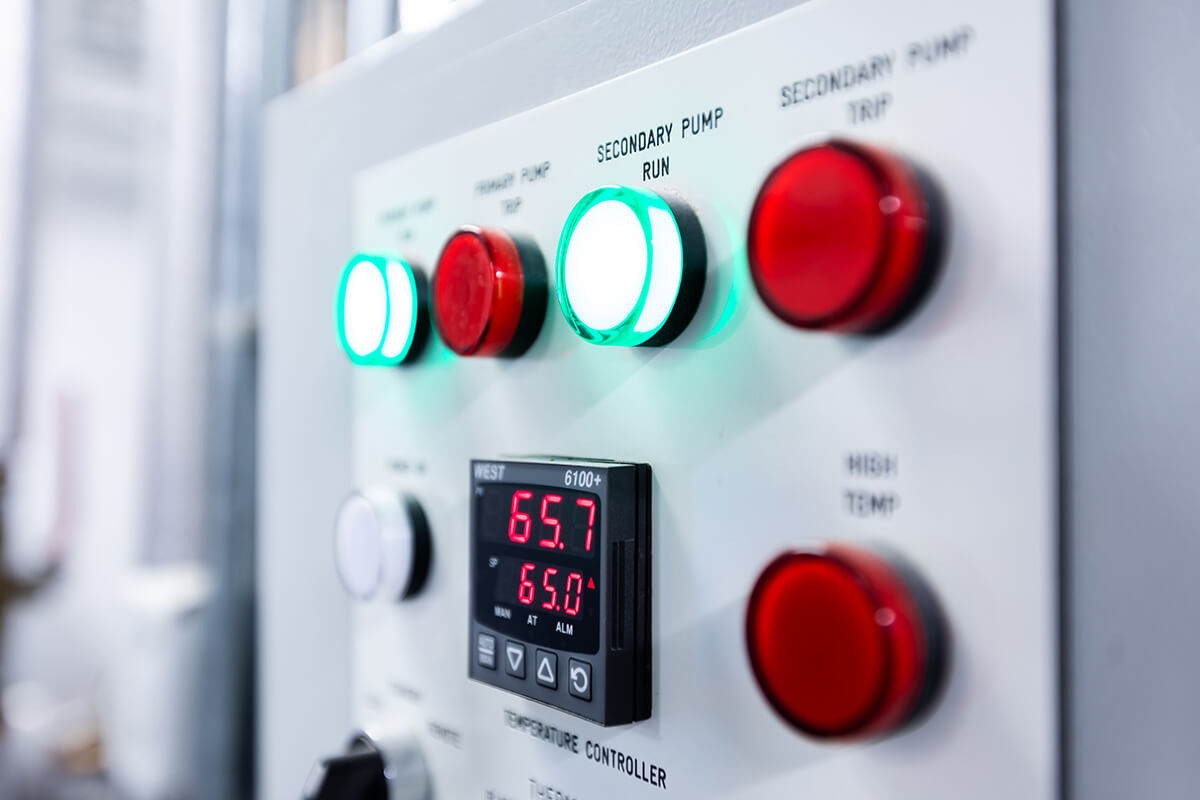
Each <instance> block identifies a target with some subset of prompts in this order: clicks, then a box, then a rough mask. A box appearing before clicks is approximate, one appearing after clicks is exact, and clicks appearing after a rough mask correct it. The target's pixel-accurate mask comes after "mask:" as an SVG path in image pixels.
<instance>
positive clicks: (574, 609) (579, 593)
mask: <svg viewBox="0 0 1200 800" xmlns="http://www.w3.org/2000/svg"><path fill="white" fill-rule="evenodd" d="M572 580H574V581H575V582H576V583H577V584H579V588H578V589H576V590H575V605H574V606H572V605H571V581H572ZM566 595H567V599H566V600H564V601H563V611H565V612H567V613H568V614H570V615H571V616H572V617H573V616H575V615H577V614H578V613H579V602H580V599H581V598H582V597H583V576H582V575H580V574H579V573H578V572H572V573H571V574H570V575H568V576H567V591H566Z"/></svg>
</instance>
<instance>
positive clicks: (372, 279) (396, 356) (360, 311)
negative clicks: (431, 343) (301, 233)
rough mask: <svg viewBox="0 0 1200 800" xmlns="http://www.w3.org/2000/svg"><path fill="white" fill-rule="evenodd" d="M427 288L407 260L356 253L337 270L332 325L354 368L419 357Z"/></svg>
mask: <svg viewBox="0 0 1200 800" xmlns="http://www.w3.org/2000/svg"><path fill="white" fill-rule="evenodd" d="M427 297H428V284H427V282H426V280H425V274H424V273H423V272H421V270H420V269H417V268H416V267H413V266H412V265H410V264H409V263H408V262H407V261H404V260H402V259H398V258H391V257H388V256H381V255H374V254H371V253H359V254H357V255H355V256H354V257H353V258H351V259H350V262H349V263H348V264H346V266H345V268H344V269H343V270H342V280H341V283H340V284H339V286H338V298H337V324H338V338H339V339H340V340H341V343H342V349H344V350H345V351H346V355H348V356H350V360H351V361H353V362H354V363H355V364H366V365H373V366H393V365H395V364H402V363H405V362H408V361H412V360H413V359H415V358H416V357H417V356H418V355H420V352H421V349H422V348H423V347H424V346H425V340H426V339H427V338H428V336H429V312H428V308H427V300H426V298H427Z"/></svg>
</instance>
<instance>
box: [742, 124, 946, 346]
mask: <svg viewBox="0 0 1200 800" xmlns="http://www.w3.org/2000/svg"><path fill="white" fill-rule="evenodd" d="M940 216H941V215H940V213H939V211H938V202H937V198H936V192H935V191H934V189H933V186H932V184H930V183H929V182H928V181H927V180H926V179H925V178H924V177H923V176H922V175H921V174H920V173H919V172H918V171H917V170H916V169H915V168H914V167H913V166H912V165H910V164H909V163H908V162H907V161H905V160H904V159H903V158H900V157H899V156H896V155H893V154H892V153H889V152H887V151H884V150H881V149H877V148H873V147H867V146H864V145H861V144H857V143H850V142H845V141H832V142H828V143H826V144H822V145H818V146H816V147H810V148H808V149H805V150H801V151H800V152H798V153H795V154H794V155H792V156H791V157H790V158H788V159H787V160H786V161H784V162H783V163H782V164H780V165H779V166H777V167H776V168H775V169H774V171H772V172H771V174H770V176H768V178H767V180H766V182H765V183H764V184H763V186H762V188H761V189H760V190H759V193H758V198H757V199H756V200H755V202H754V210H753V212H752V213H751V216H750V229H749V237H748V241H747V256H748V260H749V262H750V272H751V275H752V276H753V278H754V284H755V286H756V287H757V289H758V292H759V294H760V295H761V296H762V298H763V301H764V302H765V303H766V304H767V306H768V308H770V309H771V311H772V312H774V313H775V315H776V316H778V317H779V318H781V319H782V320H784V321H785V322H788V323H790V324H792V325H795V326H797V327H800V328H809V329H814V330H832V331H845V332H855V333H857V332H872V331H878V330H881V329H883V328H886V327H888V326H889V325H891V324H893V323H895V322H897V321H898V320H899V319H900V318H901V317H903V316H904V314H905V313H906V312H907V311H909V310H910V309H911V308H913V307H914V306H915V305H916V303H917V301H919V300H920V298H921V297H922V295H923V294H924V293H925V290H926V289H927V288H928V287H929V285H930V284H931V283H932V280H933V276H934V273H935V271H936V268H937V262H938V258H939V256H940V250H941V247H940V241H941V240H940V235H941V229H940V228H941V225H940Z"/></svg>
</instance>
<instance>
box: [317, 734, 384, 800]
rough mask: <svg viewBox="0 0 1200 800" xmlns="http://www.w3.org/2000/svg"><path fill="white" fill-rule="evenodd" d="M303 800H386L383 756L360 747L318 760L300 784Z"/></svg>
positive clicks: (372, 750)
mask: <svg viewBox="0 0 1200 800" xmlns="http://www.w3.org/2000/svg"><path fill="white" fill-rule="evenodd" d="M303 800H388V787H387V777H386V775H385V774H384V766H383V759H382V758H381V757H380V756H379V753H377V752H376V751H375V750H374V749H370V748H368V747H366V746H363V749H362V750H358V751H357V752H351V753H348V754H346V755H344V756H334V757H332V758H326V759H322V760H321V761H318V762H317V763H316V764H314V765H313V768H312V771H311V772H310V773H309V774H308V780H307V781H305V783H304V795H303Z"/></svg>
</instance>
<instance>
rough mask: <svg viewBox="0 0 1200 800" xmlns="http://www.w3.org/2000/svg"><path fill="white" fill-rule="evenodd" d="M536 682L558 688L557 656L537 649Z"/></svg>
mask: <svg viewBox="0 0 1200 800" xmlns="http://www.w3.org/2000/svg"><path fill="white" fill-rule="evenodd" d="M537 682H538V683H540V684H541V685H542V686H547V687H549V688H551V689H557V688H558V656H557V655H556V654H554V653H550V652H547V651H545V650H538V651H537Z"/></svg>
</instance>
